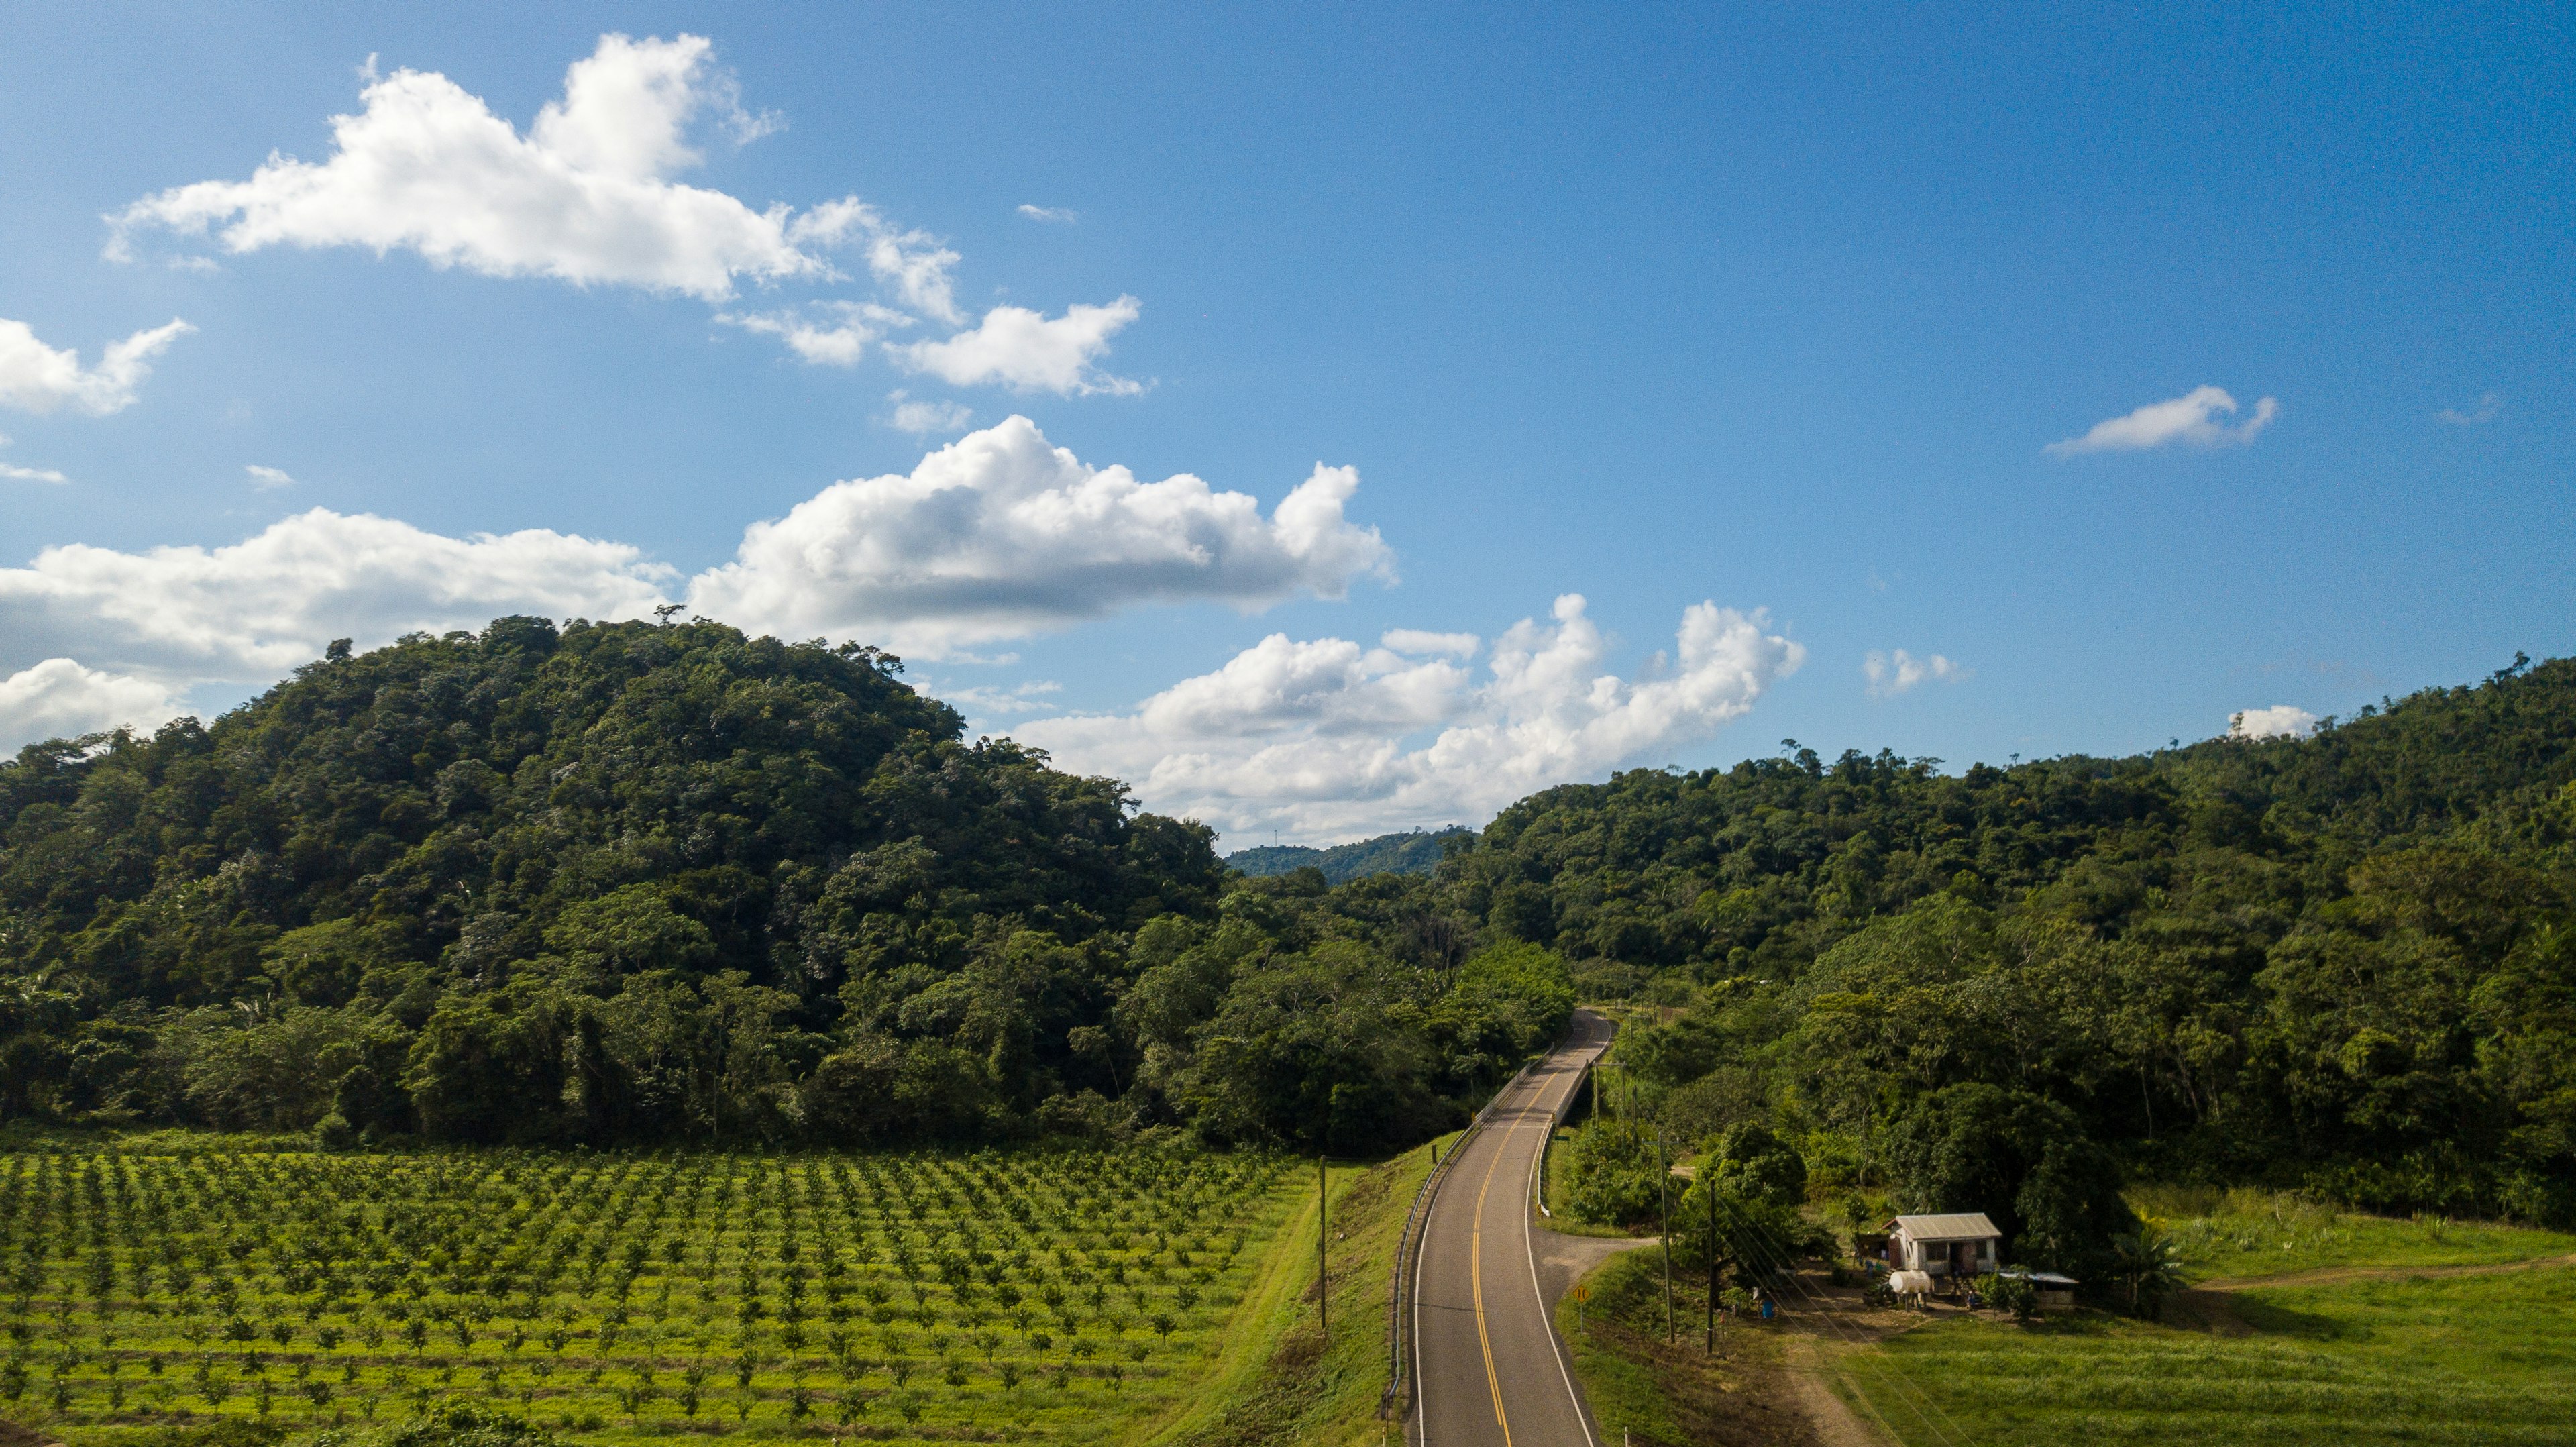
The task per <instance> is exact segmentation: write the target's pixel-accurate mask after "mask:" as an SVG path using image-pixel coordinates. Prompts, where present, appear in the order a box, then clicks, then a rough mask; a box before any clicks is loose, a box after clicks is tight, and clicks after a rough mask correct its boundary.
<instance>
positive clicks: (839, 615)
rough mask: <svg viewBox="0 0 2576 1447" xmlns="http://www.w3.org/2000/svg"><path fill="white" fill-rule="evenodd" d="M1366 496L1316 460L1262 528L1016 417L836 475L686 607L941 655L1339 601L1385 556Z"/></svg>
mask: <svg viewBox="0 0 2576 1447" xmlns="http://www.w3.org/2000/svg"><path fill="white" fill-rule="evenodd" d="M1358 487H1359V474H1358V473H1357V472H1356V471H1355V470H1353V469H1351V468H1347V467H1341V468H1335V467H1325V466H1323V465H1321V464H1320V463H1319V464H1317V465H1316V468H1315V471H1314V473H1313V475H1312V476H1310V477H1308V478H1307V479H1306V480H1305V481H1304V482H1302V483H1300V484H1298V485H1297V487H1296V488H1295V489H1294V490H1292V491H1291V492H1290V493H1289V494H1288V496H1287V497H1286V498H1285V499H1283V500H1281V502H1280V503H1279V505H1278V507H1277V508H1275V509H1274V510H1273V511H1272V513H1271V515H1270V516H1269V517H1268V518H1266V519H1265V518H1264V517H1262V515H1261V505H1260V503H1259V502H1258V501H1256V500H1255V499H1253V498H1251V497H1249V496H1247V495H1245V494H1243V493H1239V492H1217V491H1215V490H1213V489H1211V488H1210V487H1209V486H1208V485H1207V484H1206V483H1205V482H1203V481H1201V480H1200V479H1198V478H1196V477H1193V476H1191V475H1189V474H1187V473H1181V474H1178V475H1176V476H1173V477H1169V478H1165V479H1164V480H1163V481H1161V482H1150V483H1149V482H1140V481H1138V480H1137V478H1136V476H1135V474H1134V473H1132V472H1130V471H1128V470H1127V469H1126V468H1124V467H1106V468H1095V467H1092V466H1089V465H1087V464H1085V463H1083V462H1082V461H1080V460H1079V459H1077V458H1076V457H1075V456H1074V455H1073V454H1072V453H1071V452H1069V451H1066V450H1064V449H1062V448H1058V447H1052V446H1050V445H1048V443H1047V440H1046V438H1045V436H1044V435H1043V434H1041V433H1040V432H1039V431H1038V428H1037V424H1036V423H1034V422H1031V421H1030V420H1029V419H1027V418H1025V417H1011V418H1008V419H1006V420H1005V421H1003V422H1001V423H999V424H997V425H995V426H993V427H989V428H986V429H984V430H983V431H980V432H975V433H971V434H969V435H968V436H966V437H963V438H960V439H959V440H957V441H956V442H953V443H951V444H949V445H948V446H946V447H944V448H941V449H940V450H938V451H936V452H933V453H931V454H930V455H929V456H927V457H925V458H923V459H922V461H921V464H920V465H919V466H918V467H915V468H914V469H913V471H912V472H911V473H910V474H909V475H903V474H893V473H889V474H887V475H885V476H882V477H873V478H859V479H852V480H850V481H847V482H837V483H834V484H832V485H831V486H830V487H828V488H825V489H824V490H823V491H822V492H821V493H819V494H817V495H815V496H814V497H812V498H810V499H808V500H806V501H805V502H803V503H800V504H798V505H797V506H796V507H795V508H794V509H793V510H792V511H790V512H789V513H788V514H787V516H786V517H784V518H780V519H778V520H776V521H773V522H761V523H754V524H753V525H752V526H751V527H749V528H748V529H746V530H745V531H744V534H743V540H742V545H741V547H740V548H739V549H738V550H737V551H736V552H735V555H734V561H732V562H730V563H727V564H725V565H724V566H722V567H719V568H713V569H710V570H709V571H707V572H705V573H702V574H700V575H698V577H697V578H696V579H695V580H694V581H693V582H692V584H691V585H690V589H689V605H690V606H691V607H693V608H695V609H697V610H698V611H699V612H700V613H703V614H705V615H706V616H708V617H711V618H722V619H724V620H725V621H727V622H729V623H733V624H736V625H738V626H740V627H744V628H748V629H751V630H753V631H755V632H775V633H776V634H778V635H779V636H780V637H783V638H806V637H812V636H814V635H816V634H828V635H832V636H835V637H851V636H861V637H866V638H869V639H872V640H876V641H880V642H885V643H888V644H890V645H891V646H893V647H894V648H896V649H897V650H898V651H900V652H903V653H907V654H920V655H922V656H925V657H937V656H941V655H943V654H948V653H953V652H954V651H956V650H957V649H959V648H962V647H966V646H970V645H972V644H976V643H980V642H984V641H988V640H991V639H997V638H1008V637H1017V636H1022V635H1026V634H1029V633H1034V632H1040V631H1044V630H1048V629H1053V628H1060V627H1064V626H1066V625H1068V624H1071V623H1074V622H1077V621H1080V620H1082V619H1085V618H1096V617H1100V616H1102V615H1104V614H1108V613H1111V612H1114V611H1116V610H1118V609H1120V608H1124V607H1128V606H1132V605H1135V604H1140V603H1147V602H1158V601H1182V600H1209V601H1216V602H1223V603H1228V604H1232V605H1234V606H1236V607H1238V608H1245V609H1254V608H1260V607H1264V606H1266V605H1268V604H1271V603H1275V602H1278V601H1280V600H1282V599H1285V598H1288V597H1291V596H1294V595H1296V594H1299V593H1310V594H1314V595H1317V596H1321V597H1340V596H1341V595H1342V594H1343V593H1344V592H1345V591H1346V590H1347V589H1348V587H1349V586H1350V583H1351V581H1352V580H1353V579H1354V578H1357V577H1359V576H1360V575H1362V574H1364V573H1377V574H1380V575H1384V574H1387V573H1388V572H1389V571H1390V569H1391V563H1392V557H1391V554H1390V552H1389V550H1388V548H1387V546H1386V544H1385V542H1384V541H1383V540H1382V539H1380V538H1379V536H1378V533H1377V530H1376V529H1375V528H1363V527H1359V526H1357V525H1355V524H1353V523H1351V522H1350V521H1349V520H1348V519H1347V518H1346V517H1345V516H1344V513H1343V508H1344V505H1345V504H1346V503H1347V502H1348V501H1349V500H1350V498H1351V495H1352V494H1353V493H1354V492H1355V491H1357V489H1358Z"/></svg>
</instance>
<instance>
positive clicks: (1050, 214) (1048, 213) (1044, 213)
mask: <svg viewBox="0 0 2576 1447" xmlns="http://www.w3.org/2000/svg"><path fill="white" fill-rule="evenodd" d="M1020 214H1021V215H1023V216H1026V217H1027V218H1029V219H1030V220H1031V221H1050V222H1053V223H1055V224H1056V225H1058V226H1071V225H1072V224H1073V223H1075V222H1077V221H1079V220H1081V219H1082V214H1081V213H1080V212H1078V211H1075V210H1074V209H1073V208H1072V207H1070V206H1032V205H1029V204H1028V203H1026V202H1022V203H1021V205H1020Z"/></svg>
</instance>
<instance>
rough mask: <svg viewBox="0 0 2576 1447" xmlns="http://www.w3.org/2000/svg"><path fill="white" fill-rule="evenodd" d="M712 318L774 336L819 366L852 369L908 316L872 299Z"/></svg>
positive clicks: (908, 321)
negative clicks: (870, 345)
mask: <svg viewBox="0 0 2576 1447" xmlns="http://www.w3.org/2000/svg"><path fill="white" fill-rule="evenodd" d="M716 320H717V321H720V322H722V323H724V324H725V325H727V326H734V327H740V328H742V329H743V330H744V331H747V332H755V333H758V334H760V335H763V336H772V337H776V338H778V339H779V340H780V341H783V342H785V343H786V344H787V347H788V350H790V351H792V352H794V353H795V354H796V355H798V356H800V357H802V358H804V359H805V360H806V361H809V362H813V363H815V364H817V365H820V366H827V367H855V366H857V365H858V364H859V361H860V359H861V358H863V357H865V356H866V355H867V353H868V343H870V342H873V341H875V340H876V339H877V338H879V337H881V336H884V335H885V334H886V332H887V331H888V330H889V329H891V328H895V327H908V326H911V325H912V323H913V319H912V318H911V317H908V316H906V315H904V314H903V313H902V312H899V311H896V310H894V309H893V308H891V307H886V306H879V305H878V304H877V303H875V302H855V301H821V302H816V303H814V304H813V305H811V306H806V307H788V308H785V309H782V310H779V311H769V312H722V311H720V312H717V313H716Z"/></svg>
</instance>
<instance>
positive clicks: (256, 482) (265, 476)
mask: <svg viewBox="0 0 2576 1447" xmlns="http://www.w3.org/2000/svg"><path fill="white" fill-rule="evenodd" d="M242 471H244V472H246V473H248V474H250V485H251V486H253V487H255V488H258V489H259V490H260V491H262V492H275V491H276V490H277V489H279V488H281V487H293V486H294V485H295V479H294V478H292V477H289V476H287V474H286V469H285V468H282V467H262V466H260V465H259V464H258V463H256V462H254V463H252V464H250V465H249V466H247V467H245V468H243V469H242Z"/></svg>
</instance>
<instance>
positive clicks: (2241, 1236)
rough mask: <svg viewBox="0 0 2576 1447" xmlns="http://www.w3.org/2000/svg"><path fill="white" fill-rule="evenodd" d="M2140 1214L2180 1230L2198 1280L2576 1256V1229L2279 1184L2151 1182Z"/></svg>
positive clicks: (2137, 1195) (2138, 1202) (2138, 1199)
mask: <svg viewBox="0 0 2576 1447" xmlns="http://www.w3.org/2000/svg"><path fill="white" fill-rule="evenodd" d="M2131 1204H2133V1205H2134V1206H2136V1207H2137V1209H2138V1211H2139V1213H2140V1214H2142V1215H2144V1216H2146V1217H2148V1218H2149V1219H2150V1220H2153V1221H2155V1222H2157V1224H2159V1225H2161V1226H2163V1227H2164V1228H2165V1229H2166V1230H2167V1231H2168V1232H2170V1233H2172V1235H2173V1238H2174V1243H2175V1245H2176V1246H2178V1247H2180V1248H2181V1251H2182V1254H2183V1259H2184V1261H2185V1263H2186V1265H2187V1267H2188V1269H2189V1271H2190V1274H2191V1275H2192V1276H2193V1277H2194V1278H2195V1279H2202V1280H2216V1279H2231V1280H2232V1279H2240V1278H2247V1277H2265V1276H2281V1275H2286V1274H2289V1273H2291V1272H2297V1271H2312V1270H2317V1269H2319V1268H2324V1267H2335V1266H2370V1267H2396V1266H2479V1265H2494V1264H2501V1263H2504V1262H2510V1261H2528V1260H2533V1259H2536V1258H2541V1257H2548V1256H2565V1255H2570V1254H2576V1236H2570V1235H2565V1234H2562V1233H2560V1232H2555V1231H2534V1230H2528V1229H2525V1228H2523V1227H2518V1226H2504V1225H2498V1224H2495V1223H2493V1222H2486V1221H2454V1220H2450V1219H2448V1218H2445V1217H2439V1216H2419V1217H2416V1218H2413V1219H2411V1220H2398V1219H2394V1218H2390V1217H2386V1216H2363V1215H2356V1214H2353V1213H2351V1212H2343V1211H2336V1210H2334V1209H2332V1208H2331V1207H2326V1206H2319V1205H2316V1204H2313V1203H2310V1202H2307V1201H2302V1200H2300V1199H2298V1198H2297V1197H2294V1196H2285V1195H2279V1194H2276V1193H2273V1192H2269V1191H2258V1190H2248V1189H2244V1188H2238V1189H2235V1190H2216V1189H2210V1188H2191V1187H2171V1186H2167V1187H2148V1188H2145V1189H2142V1190H2139V1191H2137V1192H2134V1193H2133V1194H2132V1196H2131Z"/></svg>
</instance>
